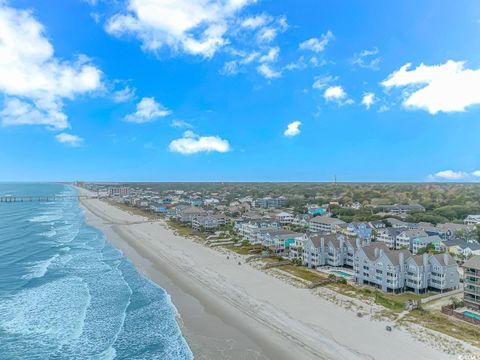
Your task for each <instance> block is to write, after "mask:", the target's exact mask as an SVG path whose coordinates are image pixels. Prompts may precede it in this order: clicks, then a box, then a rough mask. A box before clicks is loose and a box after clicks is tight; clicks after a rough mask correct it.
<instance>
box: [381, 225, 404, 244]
mask: <svg viewBox="0 0 480 360" xmlns="http://www.w3.org/2000/svg"><path fill="white" fill-rule="evenodd" d="M405 230H406V229H405V228H393V227H391V228H384V229H378V230H377V235H376V241H378V242H382V243H384V244H385V245H386V246H388V248H390V249H395V248H396V244H397V236H398V235H400V234H401V233H402V232H403V231H405Z"/></svg>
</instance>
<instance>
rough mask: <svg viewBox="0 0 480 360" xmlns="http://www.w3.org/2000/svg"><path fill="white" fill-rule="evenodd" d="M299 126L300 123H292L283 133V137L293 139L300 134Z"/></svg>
mask: <svg viewBox="0 0 480 360" xmlns="http://www.w3.org/2000/svg"><path fill="white" fill-rule="evenodd" d="M300 125H302V123H301V122H300V121H294V122H292V123H290V124H288V126H287V129H286V130H285V131H284V133H283V135H285V136H287V137H293V136H297V135H299V134H300Z"/></svg>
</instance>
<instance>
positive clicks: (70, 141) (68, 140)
mask: <svg viewBox="0 0 480 360" xmlns="http://www.w3.org/2000/svg"><path fill="white" fill-rule="evenodd" d="M55 138H56V139H57V141H58V142H59V143H61V144H66V145H68V146H71V147H79V146H81V145H82V144H83V139H82V138H81V137H80V136H77V135H72V134H67V133H60V134H57V135H56V136H55Z"/></svg>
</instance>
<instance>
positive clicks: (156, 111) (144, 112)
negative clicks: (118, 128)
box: [125, 97, 171, 124]
mask: <svg viewBox="0 0 480 360" xmlns="http://www.w3.org/2000/svg"><path fill="white" fill-rule="evenodd" d="M170 114H171V111H170V110H168V109H167V108H165V107H164V106H163V105H162V104H159V103H157V102H156V101H155V98H153V97H144V98H142V100H140V102H139V103H138V104H137V110H136V111H135V112H134V113H133V114H129V115H127V116H125V121H128V122H133V123H137V124H143V123H147V122H152V121H155V120H156V119H158V118H160V117H164V116H167V115H170Z"/></svg>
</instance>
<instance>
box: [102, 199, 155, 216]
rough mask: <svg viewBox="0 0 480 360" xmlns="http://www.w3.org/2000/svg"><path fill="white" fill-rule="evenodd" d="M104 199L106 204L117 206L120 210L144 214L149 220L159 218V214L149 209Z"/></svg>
mask: <svg viewBox="0 0 480 360" xmlns="http://www.w3.org/2000/svg"><path fill="white" fill-rule="evenodd" d="M106 201H107V203H108V204H110V205H112V206H115V207H117V208H119V209H120V210H123V211H126V212H128V213H130V214H133V215H139V216H144V217H147V218H148V219H150V220H158V219H161V216H160V215H158V214H155V213H153V212H151V211H147V210H143V209H139V208H136V207H133V206H130V205H127V204H122V203H117V202H115V201H111V200H106Z"/></svg>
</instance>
